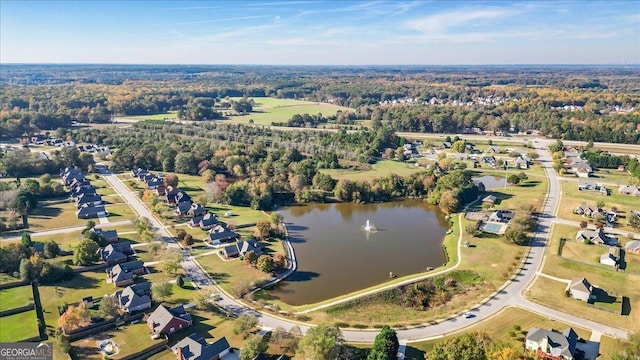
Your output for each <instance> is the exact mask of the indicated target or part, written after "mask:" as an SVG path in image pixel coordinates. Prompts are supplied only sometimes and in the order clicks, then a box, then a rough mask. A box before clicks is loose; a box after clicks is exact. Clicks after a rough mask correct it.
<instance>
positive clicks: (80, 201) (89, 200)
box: [76, 193, 102, 209]
mask: <svg viewBox="0 0 640 360" xmlns="http://www.w3.org/2000/svg"><path fill="white" fill-rule="evenodd" d="M85 204H86V205H89V206H91V205H102V196H100V195H99V194H95V193H94V194H80V195H79V196H78V197H77V198H76V207H77V208H78V209H80V208H81V207H82V206H83V205H85Z"/></svg>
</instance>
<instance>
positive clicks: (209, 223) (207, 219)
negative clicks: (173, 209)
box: [198, 213, 220, 230]
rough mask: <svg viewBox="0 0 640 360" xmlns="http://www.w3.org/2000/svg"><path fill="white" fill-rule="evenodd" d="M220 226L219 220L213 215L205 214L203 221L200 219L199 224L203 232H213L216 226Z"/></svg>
mask: <svg viewBox="0 0 640 360" xmlns="http://www.w3.org/2000/svg"><path fill="white" fill-rule="evenodd" d="M218 224H220V223H219V222H218V218H217V217H216V216H215V215H213V214H211V213H207V214H205V215H204V216H203V217H202V219H200V221H199V222H198V225H199V226H200V229H202V230H211V229H212V228H213V227H214V226H216V225H218Z"/></svg>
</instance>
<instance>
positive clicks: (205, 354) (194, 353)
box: [171, 334, 231, 360]
mask: <svg viewBox="0 0 640 360" xmlns="http://www.w3.org/2000/svg"><path fill="white" fill-rule="evenodd" d="M230 349H231V346H229V342H228V341H227V338H225V337H221V338H220V339H218V340H216V341H215V342H214V343H212V344H208V343H207V342H206V341H205V340H204V338H202V337H199V336H198V335H196V334H191V335H189V336H187V337H185V338H184V339H182V340H180V341H179V342H178V343H177V344H176V345H175V346H173V347H172V348H171V351H173V353H174V354H176V359H177V360H213V359H216V360H217V359H220V358H221V357H222V356H224V355H226V354H227V353H229V351H230Z"/></svg>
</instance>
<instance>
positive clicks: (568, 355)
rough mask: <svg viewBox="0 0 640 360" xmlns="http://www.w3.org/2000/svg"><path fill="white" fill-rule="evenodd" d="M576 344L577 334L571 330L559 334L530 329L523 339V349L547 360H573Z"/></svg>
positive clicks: (534, 328)
mask: <svg viewBox="0 0 640 360" xmlns="http://www.w3.org/2000/svg"><path fill="white" fill-rule="evenodd" d="M577 343H578V334H576V332H575V331H573V329H572V328H567V329H565V330H564V331H562V332H561V333H560V332H555V331H549V330H546V329H540V328H536V327H532V328H531V329H529V332H528V333H527V336H526V338H525V348H527V349H528V350H532V351H535V352H536V355H537V356H538V357H540V358H547V359H558V360H560V359H562V360H573V359H574V356H575V354H576V345H577Z"/></svg>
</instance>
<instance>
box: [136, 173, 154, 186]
mask: <svg viewBox="0 0 640 360" xmlns="http://www.w3.org/2000/svg"><path fill="white" fill-rule="evenodd" d="M155 178H156V176H155V175H153V174H152V173H148V174H144V175H140V176H139V177H138V179H140V181H142V182H143V183H145V184H148V183H149V181H151V180H153V179H155Z"/></svg>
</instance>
